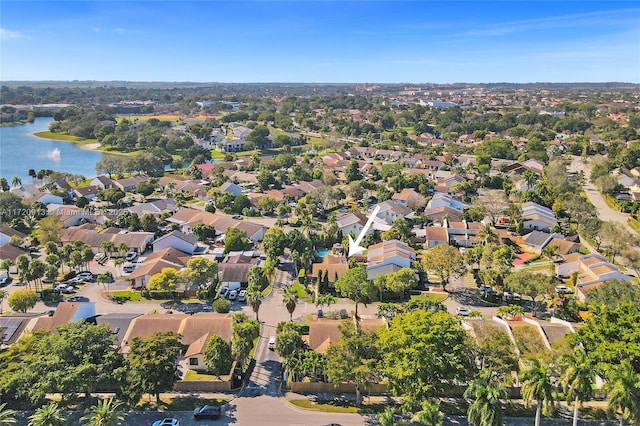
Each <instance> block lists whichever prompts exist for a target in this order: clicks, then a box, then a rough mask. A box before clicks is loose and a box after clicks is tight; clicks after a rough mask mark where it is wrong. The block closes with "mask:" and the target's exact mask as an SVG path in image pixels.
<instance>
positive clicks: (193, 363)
mask: <svg viewBox="0 0 640 426" xmlns="http://www.w3.org/2000/svg"><path fill="white" fill-rule="evenodd" d="M231 332H232V318H231V315H220V314H218V313H211V312H198V313H196V314H194V315H189V316H188V317H187V318H184V319H183V320H182V323H181V324H180V328H179V329H178V333H180V334H181V335H182V340H181V343H182V344H183V345H185V346H187V350H186V351H185V353H184V355H182V358H183V361H182V363H183V368H184V369H189V370H205V366H204V351H205V349H206V347H207V343H208V342H209V339H210V338H211V337H213V336H215V335H217V336H220V337H222V338H223V339H224V340H225V341H227V342H229V343H231Z"/></svg>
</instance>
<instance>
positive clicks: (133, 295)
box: [111, 290, 142, 302]
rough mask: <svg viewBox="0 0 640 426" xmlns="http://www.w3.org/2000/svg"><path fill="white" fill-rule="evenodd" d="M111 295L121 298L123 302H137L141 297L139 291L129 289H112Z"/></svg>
mask: <svg viewBox="0 0 640 426" xmlns="http://www.w3.org/2000/svg"><path fill="white" fill-rule="evenodd" d="M111 296H112V297H113V298H114V299H118V300H122V301H125V302H139V301H140V299H141V298H142V296H141V295H140V293H138V292H136V291H130V290H121V291H112V292H111Z"/></svg>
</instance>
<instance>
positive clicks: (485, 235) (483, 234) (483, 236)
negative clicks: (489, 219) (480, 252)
mask: <svg viewBox="0 0 640 426" xmlns="http://www.w3.org/2000/svg"><path fill="white" fill-rule="evenodd" d="M476 240H477V241H478V242H480V243H482V244H497V243H498V234H496V233H495V232H493V229H491V225H489V224H486V225H484V226H483V227H482V228H480V230H479V231H478V235H476Z"/></svg>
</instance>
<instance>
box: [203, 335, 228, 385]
mask: <svg viewBox="0 0 640 426" xmlns="http://www.w3.org/2000/svg"><path fill="white" fill-rule="evenodd" d="M232 365H233V358H232V357H231V346H230V345H229V343H228V342H227V341H226V340H224V339H223V338H222V337H220V336H219V335H217V334H214V335H213V336H212V337H211V338H210V339H209V341H208V342H207V347H206V348H205V350H204V366H205V368H206V369H207V371H209V372H211V373H212V374H215V375H216V376H217V377H218V378H220V375H222V374H229V372H230V371H231V366H232Z"/></svg>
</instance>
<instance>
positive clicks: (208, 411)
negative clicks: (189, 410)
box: [193, 405, 221, 420]
mask: <svg viewBox="0 0 640 426" xmlns="http://www.w3.org/2000/svg"><path fill="white" fill-rule="evenodd" d="M220 414H221V410H220V407H215V406H212V405H204V406H202V407H198V408H196V409H195V410H193V418H194V419H196V420H200V419H211V420H218V419H219V418H220Z"/></svg>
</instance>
